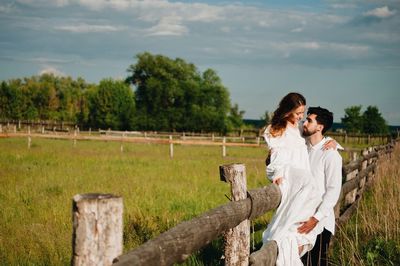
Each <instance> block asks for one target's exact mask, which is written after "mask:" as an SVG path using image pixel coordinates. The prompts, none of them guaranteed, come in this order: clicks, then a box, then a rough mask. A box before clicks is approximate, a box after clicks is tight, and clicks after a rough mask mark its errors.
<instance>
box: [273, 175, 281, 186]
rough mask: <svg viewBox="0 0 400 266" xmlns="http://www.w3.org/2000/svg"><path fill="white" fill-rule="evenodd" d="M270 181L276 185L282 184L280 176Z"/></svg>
mask: <svg viewBox="0 0 400 266" xmlns="http://www.w3.org/2000/svg"><path fill="white" fill-rule="evenodd" d="M272 183H274V184H277V185H278V186H279V185H280V184H282V177H277V178H275V179H274V180H273V181H272Z"/></svg>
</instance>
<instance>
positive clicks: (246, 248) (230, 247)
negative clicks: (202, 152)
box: [219, 164, 250, 266]
mask: <svg viewBox="0 0 400 266" xmlns="http://www.w3.org/2000/svg"><path fill="white" fill-rule="evenodd" d="M219 171H220V178H221V181H225V182H229V183H230V184H231V194H232V201H239V200H243V199H246V198H247V181H246V167H245V165H244V164H230V165H222V166H220V167H219ZM224 237H225V265H235V266H238V265H240V266H242V265H243V266H247V265H248V264H249V255H250V221H249V220H248V219H246V220H244V221H243V222H241V223H240V224H239V225H238V226H236V227H234V228H232V229H230V230H228V231H227V232H226V233H225V235H224Z"/></svg>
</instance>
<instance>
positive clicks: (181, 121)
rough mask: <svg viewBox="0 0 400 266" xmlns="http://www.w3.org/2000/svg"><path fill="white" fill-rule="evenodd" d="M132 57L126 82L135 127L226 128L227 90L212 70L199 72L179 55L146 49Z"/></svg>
mask: <svg viewBox="0 0 400 266" xmlns="http://www.w3.org/2000/svg"><path fill="white" fill-rule="evenodd" d="M136 58H137V63H136V64H134V65H131V66H130V67H129V68H128V72H130V75H129V76H128V77H127V79H126V82H127V83H130V84H133V85H134V86H135V87H136V91H135V96H136V114H137V126H138V128H139V129H142V130H168V131H174V130H177V131H187V130H190V131H202V130H205V131H221V132H223V131H226V130H227V128H228V123H229V122H228V112H229V109H230V99H229V93H228V90H227V89H226V88H225V87H224V86H223V84H222V82H221V79H220V78H219V77H218V75H217V74H216V72H215V71H214V70H212V69H207V70H206V71H205V72H204V73H202V74H201V73H200V72H199V71H198V70H197V68H196V67H195V66H194V65H193V64H191V63H187V62H185V61H184V60H183V59H180V58H177V59H175V60H173V59H170V58H168V57H166V56H162V55H152V54H150V53H147V52H146V53H142V54H138V55H137V56H136Z"/></svg>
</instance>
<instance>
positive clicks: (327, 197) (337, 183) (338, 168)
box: [314, 152, 342, 221]
mask: <svg viewBox="0 0 400 266" xmlns="http://www.w3.org/2000/svg"><path fill="white" fill-rule="evenodd" d="M325 188H326V191H325V194H324V195H323V196H322V203H321V205H320V206H319V207H318V210H317V212H316V213H315V215H314V217H315V218H316V219H317V220H318V221H321V219H323V218H325V217H327V216H328V215H329V212H330V210H332V209H333V208H334V207H335V205H336V202H337V201H338V199H339V196H340V190H341V188H342V157H341V156H340V155H339V154H338V153H337V152H331V153H330V154H329V155H328V156H327V158H326V161H325Z"/></svg>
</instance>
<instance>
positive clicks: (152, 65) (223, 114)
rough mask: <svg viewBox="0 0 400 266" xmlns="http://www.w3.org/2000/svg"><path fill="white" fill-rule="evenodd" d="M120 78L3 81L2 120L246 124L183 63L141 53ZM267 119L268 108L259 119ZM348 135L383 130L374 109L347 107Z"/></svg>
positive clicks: (221, 91)
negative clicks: (124, 76) (123, 78)
mask: <svg viewBox="0 0 400 266" xmlns="http://www.w3.org/2000/svg"><path fill="white" fill-rule="evenodd" d="M127 71H128V76H127V78H126V79H125V80H114V79H111V78H108V79H103V80H101V81H100V82H99V84H94V83H88V82H86V81H85V80H84V79H82V78H77V79H76V80H74V79H72V78H71V77H59V76H54V75H52V74H43V75H40V76H32V77H26V78H22V79H11V80H8V81H2V82H1V86H0V120H35V121H37V120H53V121H68V122H73V123H76V124H78V125H79V126H80V127H83V128H89V127H91V128H111V129H113V130H157V131H195V132H202V131H203V132H221V133H226V132H228V131H231V130H233V129H237V128H240V127H243V126H244V123H243V115H244V111H242V110H240V109H239V106H238V104H232V103H231V100H230V96H229V91H228V89H227V88H226V87H225V86H224V85H223V84H222V81H221V79H220V77H219V76H218V75H217V73H216V72H215V71H214V70H212V69H207V70H205V71H204V72H200V71H199V70H198V69H197V67H196V66H195V65H194V64H191V63H188V62H186V61H185V60H183V59H181V58H176V59H171V58H168V57H166V56H163V55H153V54H151V53H148V52H145V53H140V54H138V55H137V56H136V63H135V64H132V65H130V66H129V68H128V70H127ZM261 119H262V120H264V121H265V122H266V123H268V122H269V114H268V111H267V112H266V113H265V114H264V116H263V117H262V118H261ZM342 123H343V124H344V126H345V129H346V131H347V132H352V133H353V132H354V133H359V132H364V133H388V127H387V124H386V122H385V120H384V119H383V118H382V116H381V114H380V113H379V110H378V108H377V107H375V106H368V107H367V109H366V111H365V112H364V113H363V114H361V106H352V107H349V108H347V109H345V117H343V118H342Z"/></svg>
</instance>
